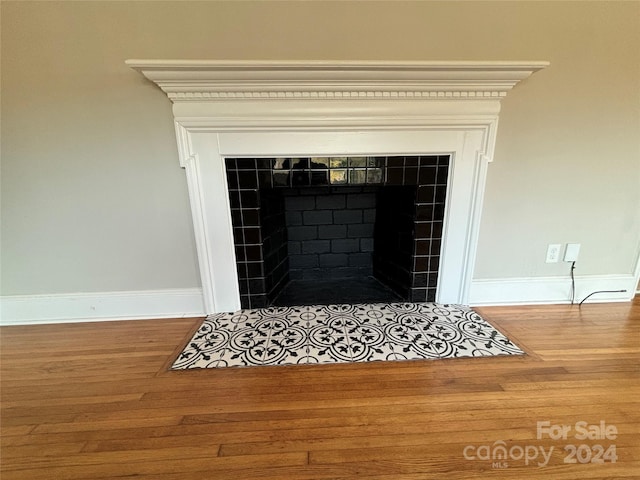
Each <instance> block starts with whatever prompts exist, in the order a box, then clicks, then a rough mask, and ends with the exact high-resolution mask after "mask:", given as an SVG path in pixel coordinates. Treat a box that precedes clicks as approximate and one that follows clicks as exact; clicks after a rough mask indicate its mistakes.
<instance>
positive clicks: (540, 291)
mask: <svg viewBox="0 0 640 480" xmlns="http://www.w3.org/2000/svg"><path fill="white" fill-rule="evenodd" d="M636 286H637V284H636V279H635V276H634V275H589V276H578V277H576V295H575V303H579V302H580V301H582V300H583V299H584V298H585V297H586V296H587V295H589V294H590V293H592V292H595V291H600V290H626V292H624V293H620V292H618V293H598V294H594V295H592V296H591V297H589V299H588V300H587V301H586V302H585V303H602V302H627V301H630V300H631V299H633V297H634V295H635V291H636ZM557 303H571V279H570V278H569V277H568V276H567V277H530V278H500V279H490V280H473V281H472V282H471V291H470V295H469V305H473V306H481V305H528V304H557Z"/></svg>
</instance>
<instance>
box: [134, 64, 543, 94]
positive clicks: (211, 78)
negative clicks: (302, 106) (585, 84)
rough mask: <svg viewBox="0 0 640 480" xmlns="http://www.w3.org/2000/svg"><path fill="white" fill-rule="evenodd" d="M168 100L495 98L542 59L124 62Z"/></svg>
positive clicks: (511, 86)
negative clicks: (503, 60) (161, 91)
mask: <svg viewBox="0 0 640 480" xmlns="http://www.w3.org/2000/svg"><path fill="white" fill-rule="evenodd" d="M126 63H127V65H129V66H130V67H131V68H133V69H135V70H137V71H139V72H140V73H142V74H143V75H144V76H145V77H147V78H148V79H149V80H151V81H152V82H154V83H156V84H157V85H158V86H159V87H160V88H161V89H162V90H163V91H164V92H165V93H166V94H167V96H168V97H169V98H170V99H171V100H172V101H174V102H176V101H180V102H182V101H190V100H195V101H200V102H201V101H216V100H242V99H265V100H278V99H285V100H286V99H292V98H294V99H318V100H331V99H367V100H369V99H440V100H441V99H451V100H455V99H474V100H476V99H493V100H495V99H499V98H501V97H503V96H505V95H506V94H507V92H508V91H509V90H511V89H512V88H513V87H514V86H515V85H516V84H517V83H518V82H519V81H521V80H523V79H525V78H527V77H528V76H530V75H531V74H533V73H534V72H536V71H538V70H541V69H542V68H545V67H546V66H548V65H549V63H548V62H542V61H535V62H332V61H289V62H280V61H216V60H127V61H126Z"/></svg>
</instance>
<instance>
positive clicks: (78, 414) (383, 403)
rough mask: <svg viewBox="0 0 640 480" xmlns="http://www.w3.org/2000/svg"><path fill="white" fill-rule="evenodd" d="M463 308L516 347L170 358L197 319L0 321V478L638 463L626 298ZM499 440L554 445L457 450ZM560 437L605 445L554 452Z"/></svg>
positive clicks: (593, 475)
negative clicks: (497, 457)
mask: <svg viewBox="0 0 640 480" xmlns="http://www.w3.org/2000/svg"><path fill="white" fill-rule="evenodd" d="M477 310H478V312H479V313H480V314H481V315H483V316H484V317H485V318H486V319H487V320H489V321H490V322H491V323H492V324H493V325H494V326H495V327H496V328H498V329H499V330H500V331H501V332H503V333H505V334H506V335H508V336H510V337H511V338H512V339H513V340H514V341H515V342H516V343H517V344H518V345H520V346H521V347H522V348H523V349H524V350H525V351H526V352H527V355H526V356H523V357H494V358H478V359H455V360H442V361H438V360H436V361H408V362H374V363H361V364H343V365H308V366H288V367H256V368H235V369H214V370H192V371H170V370H168V367H169V365H170V364H171V362H172V360H173V358H175V355H177V353H178V351H179V348H180V347H181V346H182V345H184V344H185V342H186V341H187V340H188V339H189V338H190V335H191V333H192V332H193V331H194V330H195V329H196V328H197V327H198V325H199V324H200V322H201V320H202V319H197V318H196V319H193V318H191V319H168V320H157V321H156V320H153V321H131V322H127V321H118V322H105V323H75V324H63V325H42V326H20V327H2V328H1V329H0V347H1V348H0V360H1V365H0V375H1V377H0V381H1V383H2V385H1V387H2V389H1V391H0V396H1V397H0V398H1V400H2V406H1V410H0V433H1V434H2V437H1V439H0V440H1V446H0V458H1V459H2V460H1V462H0V464H1V465H0V468H1V469H2V479H3V480H18V479H29V480H34V479H36V480H37V479H47V480H49V479H51V478H56V479H65V478H68V479H78V480H80V479H87V480H88V479H91V480H98V479H111V478H132V477H135V478H136V479H138V480H150V479H154V480H157V479H167V480H181V479H185V480H186V479H190V480H191V479H193V478H194V477H196V476H197V477H200V478H212V479H213V478H220V479H226V478H241V479H253V478H255V479H264V480H266V479H283V478H286V479H292V480H296V479H297V480H310V479H343V480H353V479H356V478H358V479H369V480H375V479H378V480H398V479H399V480H416V479H420V480H423V479H428V478H445V477H446V478H451V479H463V478H464V479H467V478H469V479H480V478H487V477H488V476H491V477H494V478H498V479H502V478H505V479H506V478H508V479H512V478H519V479H520V478H522V479H527V478H533V479H537V478H542V477H544V478H545V479H547V478H549V479H556V480H564V479H575V478H585V479H604V478H625V479H627V478H628V479H632V478H636V479H638V478H640V474H639V473H638V472H640V299H638V298H636V299H635V301H634V302H633V303H629V304H625V303H616V304H585V305H583V306H582V307H578V306H575V305H574V306H570V305H549V306H517V307H483V308H480V309H477ZM539 421H547V422H549V423H550V424H557V425H568V426H570V428H573V429H574V430H575V425H576V422H581V421H584V422H587V423H588V424H590V425H597V424H599V422H600V421H605V422H606V423H607V424H609V425H613V426H615V427H616V429H617V432H618V433H617V435H616V436H615V439H613V440H611V439H604V440H602V439H598V440H591V439H586V440H578V439H576V438H575V435H574V436H571V435H570V436H569V437H568V438H567V439H566V440H562V439H561V440H554V439H552V438H549V437H548V436H546V437H542V438H537V430H536V427H537V422H539ZM573 433H574V434H575V432H573ZM499 441H503V442H505V444H506V445H508V446H510V447H512V446H516V447H517V446H522V447H525V446H527V445H529V446H538V447H544V448H547V449H548V448H550V447H553V448H554V451H553V455H552V456H551V457H550V460H549V464H548V465H546V466H544V467H539V466H537V465H526V464H525V463H524V461H523V460H514V461H510V462H508V463H509V465H508V467H507V468H498V467H499V466H498V465H493V462H492V459H489V460H481V459H477V458H476V459H472V460H469V459H466V458H465V456H464V454H463V450H464V448H465V447H467V446H469V445H472V446H481V445H487V446H491V445H494V444H495V442H499ZM568 443H575V444H577V445H585V447H584V448H592V447H593V445H595V444H596V443H601V444H603V445H605V446H610V445H615V446H616V451H617V455H618V459H617V461H616V462H615V463H612V462H607V463H605V464H602V465H598V464H592V463H587V464H582V463H579V462H578V463H575V464H567V463H564V459H565V456H566V452H565V451H564V449H563V447H564V446H565V445H566V444H568ZM584 448H583V450H584ZM583 453H584V451H583Z"/></svg>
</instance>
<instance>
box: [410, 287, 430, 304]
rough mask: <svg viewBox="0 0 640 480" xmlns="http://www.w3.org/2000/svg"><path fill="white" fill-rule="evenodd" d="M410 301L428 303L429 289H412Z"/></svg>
mask: <svg viewBox="0 0 640 480" xmlns="http://www.w3.org/2000/svg"><path fill="white" fill-rule="evenodd" d="M409 300H410V301H412V302H426V301H427V289H426V288H412V289H411V294H410V298H409Z"/></svg>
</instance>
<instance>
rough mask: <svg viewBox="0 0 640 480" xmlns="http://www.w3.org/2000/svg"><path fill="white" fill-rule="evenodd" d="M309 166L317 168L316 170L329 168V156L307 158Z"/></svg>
mask: <svg viewBox="0 0 640 480" xmlns="http://www.w3.org/2000/svg"><path fill="white" fill-rule="evenodd" d="M309 168H311V169H318V170H328V169H329V158H326V157H324V158H318V157H316V158H311V159H310V160H309Z"/></svg>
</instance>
